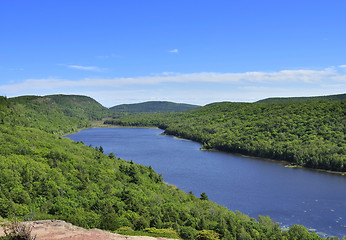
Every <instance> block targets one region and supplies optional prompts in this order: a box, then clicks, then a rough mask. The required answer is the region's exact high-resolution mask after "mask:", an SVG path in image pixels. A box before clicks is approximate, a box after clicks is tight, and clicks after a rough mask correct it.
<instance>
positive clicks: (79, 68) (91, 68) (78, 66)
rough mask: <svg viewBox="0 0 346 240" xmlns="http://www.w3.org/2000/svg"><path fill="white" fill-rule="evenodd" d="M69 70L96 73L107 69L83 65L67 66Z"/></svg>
mask: <svg viewBox="0 0 346 240" xmlns="http://www.w3.org/2000/svg"><path fill="white" fill-rule="evenodd" d="M67 67H68V68H72V69H77V70H83V71H95V72H103V71H104V70H105V69H103V68H99V67H95V66H81V65H67Z"/></svg>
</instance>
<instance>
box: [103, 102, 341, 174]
mask: <svg viewBox="0 0 346 240" xmlns="http://www.w3.org/2000/svg"><path fill="white" fill-rule="evenodd" d="M105 123H107V124H117V125H129V126H141V125H144V126H158V127H160V128H163V129H165V133H166V134H170V135H175V136H178V137H183V138H187V139H191V140H194V141H198V142H201V143H203V147H204V148H205V149H217V150H222V151H228V152H233V153H241V154H246V155H251V156H258V157H265V158H272V159H278V160H285V161H288V162H290V163H292V164H294V165H299V166H304V167H309V168H317V169H325V170H333V171H341V172H345V171H346V136H345V134H346V100H343V101H304V102H296V103H295V102H294V103H283V104H273V103H230V102H223V103H213V104H210V105H207V106H205V107H200V108H197V109H194V110H191V111H188V112H186V113H179V114H146V115H145V114H142V115H134V116H128V117H124V118H122V119H117V120H112V121H107V122H105Z"/></svg>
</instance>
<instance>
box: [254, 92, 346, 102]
mask: <svg viewBox="0 0 346 240" xmlns="http://www.w3.org/2000/svg"><path fill="white" fill-rule="evenodd" d="M343 100H346V93H344V94H337V95H328V96H316V97H282V98H281V97H278V98H266V99H263V100H259V101H257V102H256V103H296V102H311V101H343Z"/></svg>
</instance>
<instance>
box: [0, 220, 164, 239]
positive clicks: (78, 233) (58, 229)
mask: <svg viewBox="0 0 346 240" xmlns="http://www.w3.org/2000/svg"><path fill="white" fill-rule="evenodd" d="M25 224H29V225H31V226H32V232H31V235H32V236H35V235H36V240H123V239H129V240H157V239H161V240H168V238H154V237H145V236H124V235H120V234H116V233H110V232H107V231H103V230H100V229H84V228H81V227H77V226H74V225H72V224H71V223H67V222H65V221H61V220H41V221H32V222H25ZM4 235H5V233H4V232H3V229H2V228H1V227H0V236H4Z"/></svg>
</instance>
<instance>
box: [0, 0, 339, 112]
mask: <svg viewBox="0 0 346 240" xmlns="http://www.w3.org/2000/svg"><path fill="white" fill-rule="evenodd" d="M345 12H346V1H345V0H328V1H327V0H314V1H312V0H311V1H310V0H299V1H298V0H262V1H257V0H242V1H240V0H237V1H235V0H213V1H211V0H209V1H205V0H145V1H144V0H97V1H96V0H89V1H85V0H84V1H80V0H3V1H0V29H1V37H0V73H1V75H0V95H3V96H7V97H13V96H19V95H28V94H29V95H48V94H56V93H63V94H81V95H88V96H91V97H93V98H95V99H96V100H97V101H99V102H100V103H102V104H103V105H105V106H107V107H110V106H114V105H117V104H122V103H135V102H143V101H149V100H150V101H151V100H167V101H175V102H185V103H193V104H200V105H205V104H207V103H211V102H217V101H247V102H249V101H250V102H252V101H256V100H259V99H263V98H267V97H286V96H315V95H329V94H340V93H345V92H346V27H345V26H346V14H345Z"/></svg>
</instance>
